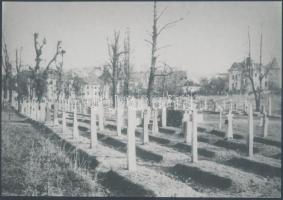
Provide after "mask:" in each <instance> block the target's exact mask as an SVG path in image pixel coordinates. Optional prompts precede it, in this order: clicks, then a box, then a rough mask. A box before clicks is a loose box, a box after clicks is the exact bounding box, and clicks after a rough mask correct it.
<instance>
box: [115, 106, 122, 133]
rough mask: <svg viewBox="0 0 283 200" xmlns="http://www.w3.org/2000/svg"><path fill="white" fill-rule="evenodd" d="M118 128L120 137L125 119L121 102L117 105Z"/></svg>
mask: <svg viewBox="0 0 283 200" xmlns="http://www.w3.org/2000/svg"><path fill="white" fill-rule="evenodd" d="M116 106H117V107H116V117H117V120H116V128H117V135H118V136H120V135H121V132H122V118H123V113H122V108H121V105H120V103H119V102H117V103H116Z"/></svg>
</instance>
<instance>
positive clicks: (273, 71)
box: [228, 59, 281, 93]
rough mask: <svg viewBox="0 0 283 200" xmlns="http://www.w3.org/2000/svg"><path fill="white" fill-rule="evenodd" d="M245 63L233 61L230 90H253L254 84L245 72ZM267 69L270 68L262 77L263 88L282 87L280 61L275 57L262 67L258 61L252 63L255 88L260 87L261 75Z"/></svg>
mask: <svg viewBox="0 0 283 200" xmlns="http://www.w3.org/2000/svg"><path fill="white" fill-rule="evenodd" d="M244 70H245V69H244V65H243V63H233V65H232V66H231V67H230V69H229V70H228V73H229V91H230V92H241V93H245V92H251V91H252V84H251V81H250V79H249V78H248V77H247V76H246V75H245V73H244ZM266 70H269V72H268V73H267V75H266V76H264V77H263V79H262V82H261V83H262V85H261V86H262V89H263V90H270V89H274V88H281V70H280V68H279V66H278V63H277V61H276V60H275V59H273V60H272V61H271V62H270V63H268V64H267V65H263V66H262V67H261V73H260V66H259V64H257V63H253V65H252V80H253V83H254V87H255V89H257V88H259V87H260V81H259V76H260V74H262V73H265V72H266Z"/></svg>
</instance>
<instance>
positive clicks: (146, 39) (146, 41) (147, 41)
mask: <svg viewBox="0 0 283 200" xmlns="http://www.w3.org/2000/svg"><path fill="white" fill-rule="evenodd" d="M144 41H145V42H147V43H149V44H150V45H152V44H153V43H152V42H151V41H149V40H147V39H144Z"/></svg>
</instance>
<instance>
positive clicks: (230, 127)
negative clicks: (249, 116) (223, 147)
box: [226, 104, 233, 139]
mask: <svg viewBox="0 0 283 200" xmlns="http://www.w3.org/2000/svg"><path fill="white" fill-rule="evenodd" d="M231 105H232V104H231ZM227 119H228V128H227V135H226V138H227V139H233V114H232V110H229V113H228V115H227Z"/></svg>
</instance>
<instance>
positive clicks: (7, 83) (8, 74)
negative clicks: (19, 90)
mask: <svg viewBox="0 0 283 200" xmlns="http://www.w3.org/2000/svg"><path fill="white" fill-rule="evenodd" d="M3 54H4V60H3V63H2V65H3V68H4V71H5V75H4V98H5V99H6V98H7V94H8V90H9V103H11V102H12V63H11V61H10V58H9V54H8V50H7V45H6V43H5V42H4V45H3Z"/></svg>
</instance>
